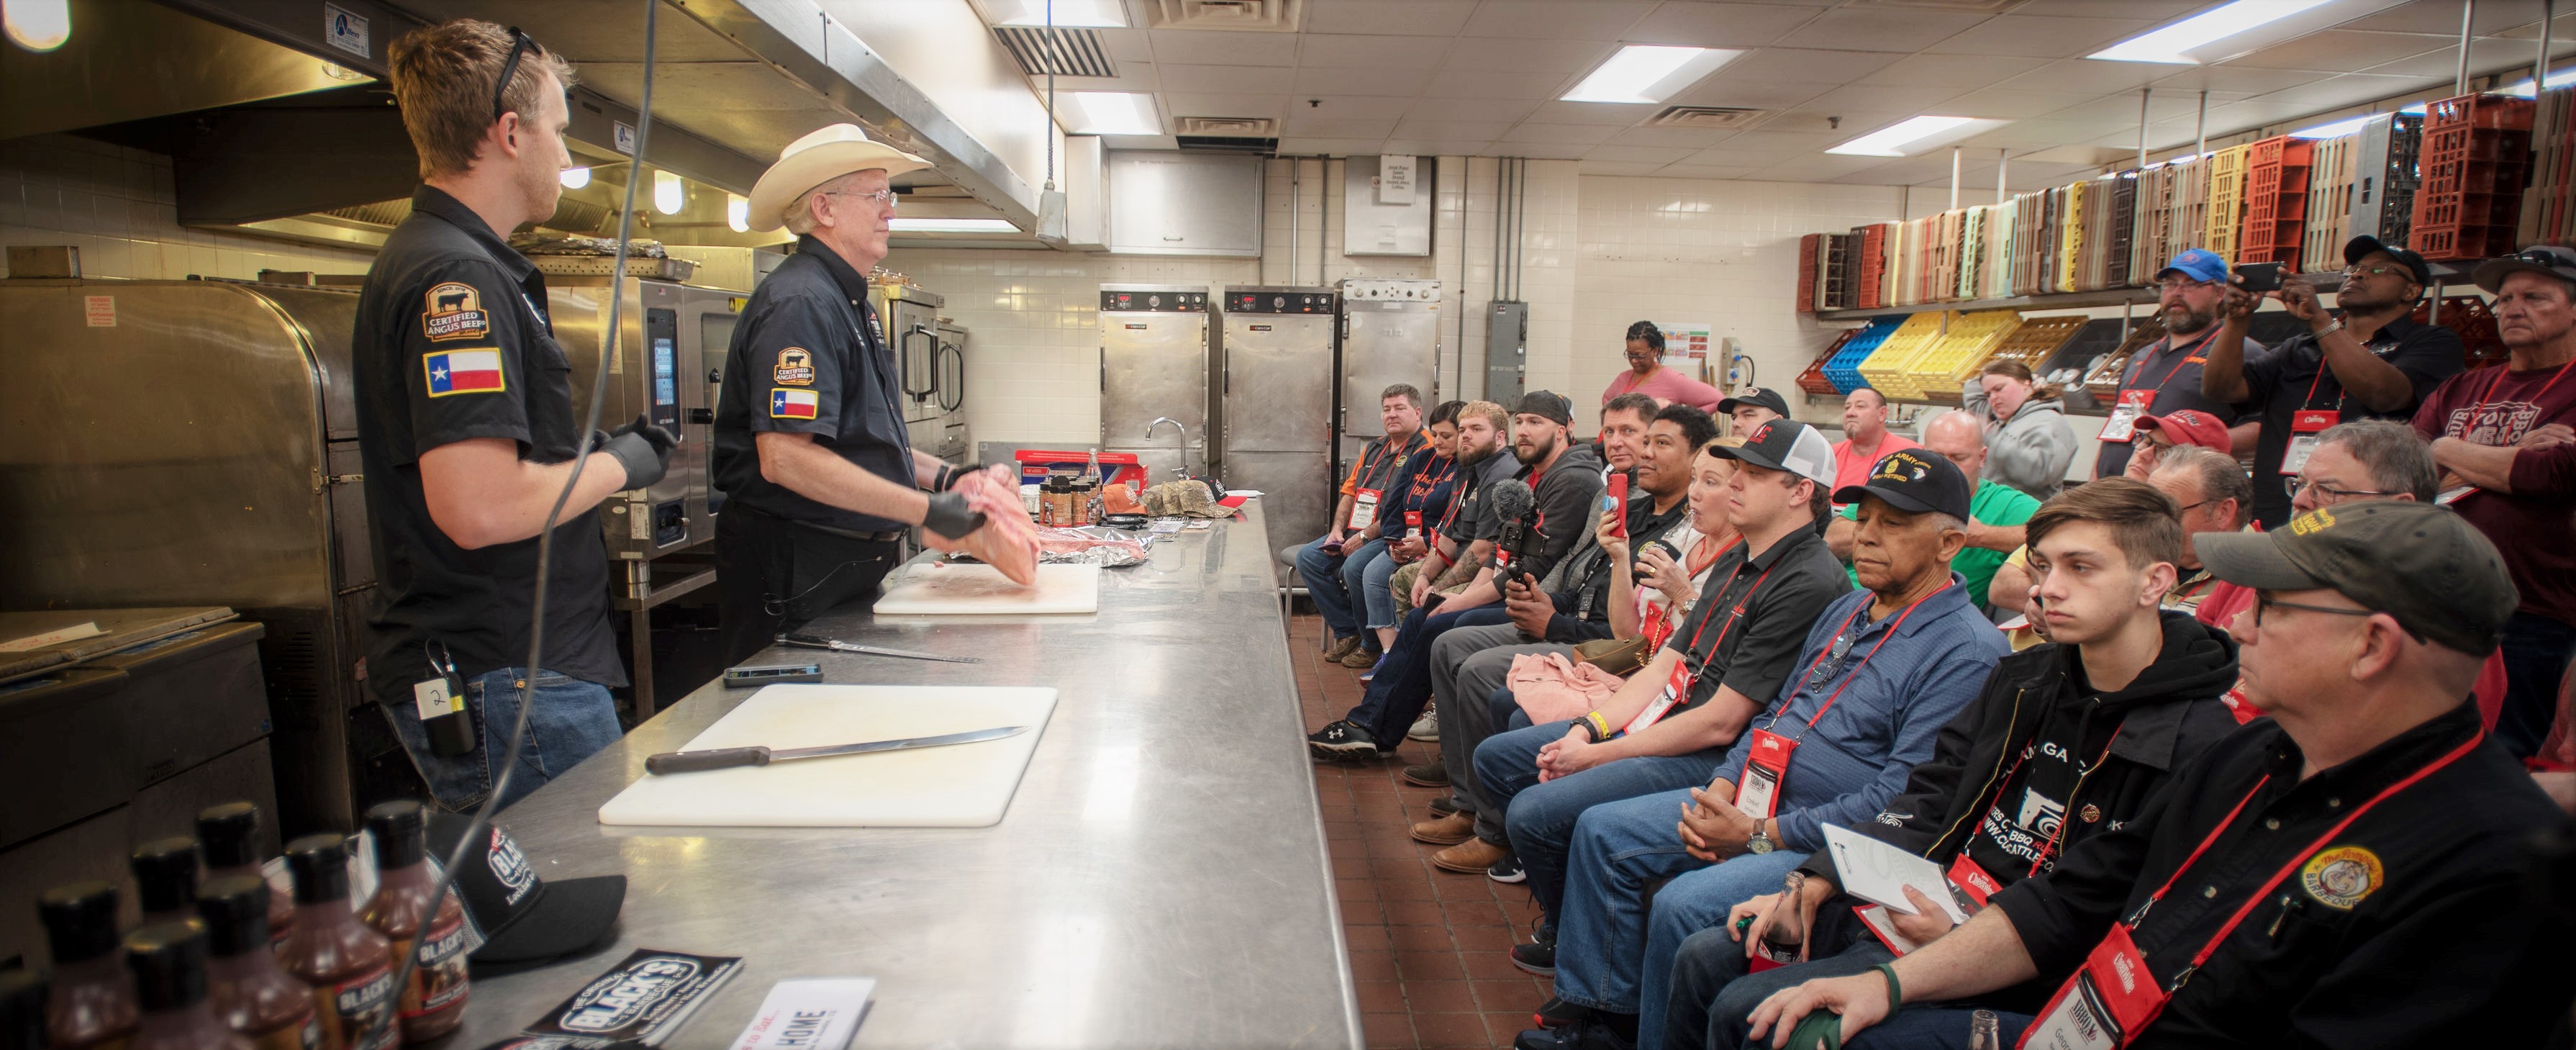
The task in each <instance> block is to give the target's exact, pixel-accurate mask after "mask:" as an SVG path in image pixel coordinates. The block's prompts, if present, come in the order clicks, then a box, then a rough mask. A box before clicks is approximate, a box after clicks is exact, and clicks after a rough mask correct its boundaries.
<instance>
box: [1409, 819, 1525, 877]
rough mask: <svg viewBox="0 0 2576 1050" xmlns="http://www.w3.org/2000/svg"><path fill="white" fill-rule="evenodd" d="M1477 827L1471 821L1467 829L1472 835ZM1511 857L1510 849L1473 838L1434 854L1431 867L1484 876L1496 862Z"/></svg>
mask: <svg viewBox="0 0 2576 1050" xmlns="http://www.w3.org/2000/svg"><path fill="white" fill-rule="evenodd" d="M1475 826H1476V822H1475V821H1473V820H1470V821H1468V822H1467V827H1468V830H1469V832H1470V834H1471V835H1472V833H1473V832H1474V829H1475ZM1414 837H1415V838H1421V837H1422V836H1420V835H1416V836H1414ZM1511 855H1512V851H1510V850H1508V849H1504V848H1503V847H1501V846H1497V845H1494V844H1493V843H1491V842H1487V841H1485V840H1483V839H1480V838H1473V837H1471V838H1469V839H1468V840H1467V841H1465V842H1461V843H1459V844H1457V845H1455V846H1451V847H1449V848H1448V849H1444V850H1441V851H1440V852H1438V853H1434V854H1432V855H1431V866H1432V867H1435V868H1438V869H1440V870H1442V871H1454V872H1457V873H1459V874H1461V875H1482V874H1484V873H1485V869H1487V868H1490V867H1493V866H1494V862H1495V861H1499V860H1501V859H1503V858H1505V857H1508V856H1511Z"/></svg>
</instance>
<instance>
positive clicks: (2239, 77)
mask: <svg viewBox="0 0 2576 1050" xmlns="http://www.w3.org/2000/svg"><path fill="white" fill-rule="evenodd" d="M2172 68H2175V69H2177V70H2178V72H2176V73H2174V74H2173V75H2172V76H2169V77H2166V78H2164V79H2162V80H2159V81H2156V83H2155V88H2156V90H2158V91H2166V90H2171V89H2181V90H2184V91H2212V92H2217V91H2227V92H2234V93H2238V94H2253V95H2263V94H2269V93H2271V92H2274V91H2279V90H2281V89H2283V88H2293V87H2297V86H2299V85H2301V84H2307V83H2312V82H2314V81H2315V80H2316V79H2317V75H2316V74H2314V73H2308V72H2302V71H2300V70H2295V69H2254V68H2250V67H2244V68H2240V67H2237V66H2177V67H2172Z"/></svg>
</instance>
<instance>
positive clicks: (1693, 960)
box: [1637, 926, 1964, 1050]
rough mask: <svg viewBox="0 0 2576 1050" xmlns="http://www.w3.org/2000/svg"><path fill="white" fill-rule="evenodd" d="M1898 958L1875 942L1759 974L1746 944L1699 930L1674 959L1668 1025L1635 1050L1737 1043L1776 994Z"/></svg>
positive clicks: (1641, 1039)
mask: <svg viewBox="0 0 2576 1050" xmlns="http://www.w3.org/2000/svg"><path fill="white" fill-rule="evenodd" d="M1819 950H1821V949H1819ZM1895 957H1896V953H1894V952H1891V951H1888V950H1887V946H1886V945H1883V944H1880V943H1878V942H1877V941H1874V940H1873V941H1868V942H1866V943H1861V944H1854V945H1851V946H1850V947H1848V948H1847V949H1845V950H1844V951H1843V953H1842V954H1840V955H1826V956H1822V957H1819V958H1815V959H1811V960H1809V961H1807V962H1803V963H1797V964H1795V965H1791V966H1783V967H1780V968H1779V969H1776V970H1766V971H1764V972H1762V973H1759V974H1756V973H1753V972H1751V971H1752V960H1750V959H1747V958H1746V957H1745V955H1744V942H1742V941H1739V940H1736V939H1735V938H1734V936H1732V935H1730V934H1729V933H1728V932H1727V931H1726V929H1725V928H1724V927H1723V926H1719V927H1714V928H1711V929H1706V930H1701V931H1699V932H1698V933H1694V934H1691V935H1690V936H1689V937H1687V938H1684V939H1683V940H1682V948H1681V951H1679V952H1677V953H1675V954H1674V956H1673V968H1672V981H1671V984H1672V991H1671V992H1670V993H1669V994H1667V995H1666V997H1665V1000H1664V1014H1663V1017H1664V1023H1663V1024H1662V1025H1661V1026H1660V1027H1658V1028H1656V1029H1654V1030H1653V1031H1652V1032H1651V1033H1649V1032H1648V1031H1647V1030H1646V1029H1642V1028H1641V1029H1639V1030H1638V1032H1637V1050H1647V1048H1648V1047H1656V1046H1662V1047H1672V1048H1688V1047H1699V1046H1706V1045H1710V1044H1712V1043H1716V1042H1721V1041H1725V1040H1731V1039H1739V1038H1741V1037H1742V1035H1743V1033H1744V1030H1745V1028H1746V1027H1748V1026H1747V1025H1745V1024H1744V1018H1745V1017H1746V1015H1749V1014H1751V1013H1752V1012H1753V1008H1754V1007H1756V1006H1760V1005H1762V1000H1764V999H1768V998H1770V997H1771V995H1772V993H1774V992H1777V991H1779V990H1781V989H1783V988H1788V987H1791V986H1793V985H1798V984H1804V983H1806V982H1808V981H1813V980H1819V979H1822V978H1827V977H1849V976H1851V975H1853V974H1856V973H1860V972H1862V971H1865V970H1867V969H1869V968H1870V967H1872V966H1876V965H1878V964H1880V963H1883V962H1886V961H1888V960H1890V959H1893V958H1895ZM1721 1018H1723V1019H1724V1020H1723V1021H1721V1020H1720V1019H1721ZM1729 1023H1731V1024H1732V1027H1730V1026H1729ZM1657 1040H1661V1042H1657ZM1763 1045H1766V1046H1767V1045H1769V1043H1767V1042H1766V1043H1764V1044H1763ZM1962 1045H1964V1043H1963V1044H1962Z"/></svg>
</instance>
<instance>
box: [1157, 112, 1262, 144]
mask: <svg viewBox="0 0 2576 1050" xmlns="http://www.w3.org/2000/svg"><path fill="white" fill-rule="evenodd" d="M1172 134H1175V135H1202V136H1205V135H1213V136H1217V137H1220V138H1238V139H1264V138H1277V137H1278V136H1279V122H1278V121H1276V120H1273V119H1271V118H1269V117H1174V118H1172Z"/></svg>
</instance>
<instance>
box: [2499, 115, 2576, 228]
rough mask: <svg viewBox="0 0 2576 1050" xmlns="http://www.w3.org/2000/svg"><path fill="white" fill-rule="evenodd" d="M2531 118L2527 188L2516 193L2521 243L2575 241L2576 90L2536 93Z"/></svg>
mask: <svg viewBox="0 0 2576 1050" xmlns="http://www.w3.org/2000/svg"><path fill="white" fill-rule="evenodd" d="M2536 101H2538V102H2539V107H2538V111H2537V112H2536V113H2535V114H2534V115H2533V118H2532V122H2531V148H2532V171H2531V189H2530V190H2528V191H2526V192H2525V193H2524V194H2523V197H2522V230H2521V233H2520V235H2519V236H2517V237H2516V238H2515V239H2514V240H2515V243H2516V245H2517V246H2520V245H2526V244H2562V245H2563V244H2576V91H2570V90H2568V89H2567V88H2563V87H2558V88H2551V89H2549V90H2547V91H2543V92H2541V93H2540V97H2539V99H2537V100H2536Z"/></svg>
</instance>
